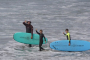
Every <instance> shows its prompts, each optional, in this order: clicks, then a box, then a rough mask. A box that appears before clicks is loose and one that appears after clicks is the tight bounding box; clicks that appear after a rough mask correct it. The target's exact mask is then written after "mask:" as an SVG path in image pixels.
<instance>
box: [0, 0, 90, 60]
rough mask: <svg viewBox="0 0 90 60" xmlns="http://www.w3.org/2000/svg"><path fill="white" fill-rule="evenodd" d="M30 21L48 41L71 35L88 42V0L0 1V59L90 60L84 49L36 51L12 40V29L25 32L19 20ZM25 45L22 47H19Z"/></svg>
mask: <svg viewBox="0 0 90 60" xmlns="http://www.w3.org/2000/svg"><path fill="white" fill-rule="evenodd" d="M25 20H30V21H32V25H33V26H34V33H35V30H36V29H38V30H40V29H43V30H44V34H45V36H46V37H47V38H48V41H49V42H48V43H47V44H46V45H43V47H44V48H47V49H50V48H49V43H51V42H53V41H57V40H64V39H66V37H65V36H64V35H63V32H64V31H65V29H66V28H68V29H69V30H70V33H71V38H72V39H75V40H86V41H89V42H90V27H89V26H90V0H0V60H67V59H69V60H72V59H73V60H83V59H84V60H90V57H89V56H90V51H85V52H58V51H51V50H50V51H47V52H39V51H38V46H34V47H32V48H29V47H27V46H26V45H24V44H22V43H18V42H16V41H14V40H13V34H14V33H16V32H25V26H24V25H23V24H22V22H23V21H25ZM22 46H24V47H25V49H23V48H22Z"/></svg>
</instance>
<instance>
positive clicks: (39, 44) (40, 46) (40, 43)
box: [39, 43, 42, 51]
mask: <svg viewBox="0 0 90 60" xmlns="http://www.w3.org/2000/svg"><path fill="white" fill-rule="evenodd" d="M41 45H42V44H41V43H39V51H41V48H42V47H41Z"/></svg>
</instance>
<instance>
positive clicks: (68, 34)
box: [63, 29, 71, 46]
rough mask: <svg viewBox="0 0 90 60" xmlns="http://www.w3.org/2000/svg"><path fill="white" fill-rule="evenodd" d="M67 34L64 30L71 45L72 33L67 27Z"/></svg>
mask: <svg viewBox="0 0 90 60" xmlns="http://www.w3.org/2000/svg"><path fill="white" fill-rule="evenodd" d="M65 31H66V34H65V33H64V32H63V34H64V35H65V36H66V37H67V40H69V46H70V44H71V37H70V33H69V29H66V30H65Z"/></svg>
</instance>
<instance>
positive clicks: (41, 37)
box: [36, 29, 46, 51]
mask: <svg viewBox="0 0 90 60" xmlns="http://www.w3.org/2000/svg"><path fill="white" fill-rule="evenodd" d="M36 33H37V34H39V36H40V37H39V38H40V41H39V51H42V50H45V49H44V48H42V44H43V37H44V39H45V36H44V34H43V30H40V33H39V32H38V31H37V29H36ZM45 43H46V39H45Z"/></svg>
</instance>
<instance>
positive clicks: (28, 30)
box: [23, 21, 33, 47]
mask: <svg viewBox="0 0 90 60" xmlns="http://www.w3.org/2000/svg"><path fill="white" fill-rule="evenodd" d="M23 24H24V25H25V26H26V33H31V34H32V35H31V39H32V38H33V26H32V25H31V21H25V22H23ZM29 47H32V45H31V44H29Z"/></svg>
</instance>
